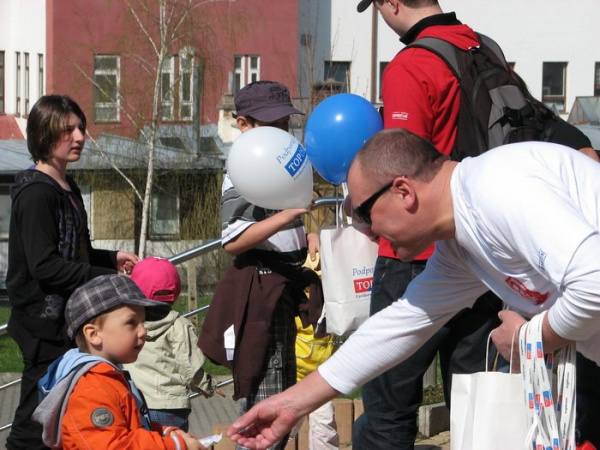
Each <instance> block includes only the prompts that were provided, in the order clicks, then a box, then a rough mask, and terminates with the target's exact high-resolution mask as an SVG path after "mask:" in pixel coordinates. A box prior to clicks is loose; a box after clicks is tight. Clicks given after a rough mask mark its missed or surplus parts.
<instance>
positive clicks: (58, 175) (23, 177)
mask: <svg viewBox="0 0 600 450" xmlns="http://www.w3.org/2000/svg"><path fill="white" fill-rule="evenodd" d="M85 130H86V119H85V115H84V114H83V111H82V110H81V108H80V107H79V106H78V105H77V103H75V102H74V101H73V100H72V99H70V98H69V97H67V96H62V95H46V96H43V97H41V98H40V99H39V100H38V101H37V102H36V103H35V105H33V108H32V109H31V112H30V113H29V118H28V119H27V147H28V149H29V153H31V157H32V159H33V162H34V163H35V164H34V165H33V166H32V167H30V168H29V169H27V170H23V171H22V172H19V173H18V174H17V176H16V178H15V184H14V185H13V186H11V191H10V193H11V199H12V208H11V217H10V229H9V249H8V273H7V276H6V287H7V291H8V296H9V299H10V304H11V307H12V309H11V316H10V319H9V322H8V333H9V335H10V336H11V337H12V338H13V339H14V340H15V342H16V343H17V344H18V345H19V348H20V350H21V353H22V355H23V362H24V369H23V378H22V382H21V397H20V400H19V406H18V407H17V411H16V413H15V418H14V420H13V424H12V429H11V432H10V435H9V436H8V438H7V441H6V448H7V449H9V450H13V449H28V450H31V449H38V448H46V447H45V446H44V444H43V443H42V427H41V425H39V424H38V423H36V422H33V421H32V420H31V414H32V413H33V411H34V409H35V407H36V406H37V402H38V394H37V382H38V380H39V379H40V378H41V377H42V376H43V375H44V373H45V372H46V369H47V367H48V366H49V365H50V363H51V362H52V361H53V360H54V359H56V358H57V357H59V356H61V355H62V354H63V353H65V352H66V351H67V350H68V349H69V348H71V347H72V346H73V345H72V342H71V341H70V340H69V339H68V337H67V335H66V333H65V331H64V324H65V321H64V317H63V312H64V307H65V303H66V301H67V299H68V298H69V296H70V295H71V293H72V292H73V291H74V290H75V288H77V287H78V286H80V285H82V284H84V283H85V282H86V281H88V280H90V279H92V278H94V277H97V276H99V275H103V274H110V273H115V272H116V271H117V270H118V271H119V272H126V273H127V272H131V269H132V268H133V265H134V264H135V263H136V262H137V261H138V257H137V256H136V255H135V254H133V253H129V252H122V251H109V250H96V249H94V248H92V245H91V242H90V235H89V230H88V226H87V215H86V212H85V209H84V205H83V199H82V197H81V193H80V191H79V188H78V187H77V184H75V181H74V180H73V179H72V178H71V177H70V176H69V175H67V173H66V172H67V165H68V164H69V163H71V162H75V161H78V160H79V158H80V157H81V152H82V151H83V147H84V143H85Z"/></svg>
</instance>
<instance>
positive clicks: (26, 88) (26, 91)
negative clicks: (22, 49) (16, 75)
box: [23, 53, 30, 115]
mask: <svg viewBox="0 0 600 450" xmlns="http://www.w3.org/2000/svg"><path fill="white" fill-rule="evenodd" d="M23 59H24V66H25V70H24V71H23V98H24V99H25V108H24V110H23V114H24V115H28V114H29V95H30V92H29V80H30V78H29V77H30V71H29V53H23Z"/></svg>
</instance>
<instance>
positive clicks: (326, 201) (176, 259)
mask: <svg viewBox="0 0 600 450" xmlns="http://www.w3.org/2000/svg"><path fill="white" fill-rule="evenodd" d="M341 201H342V199H341V198H340V197H321V198H318V199H317V200H316V201H315V203H314V207H315V208H319V207H323V206H336V205H337V204H339V203H340V202H341ZM220 248H221V239H214V240H212V241H209V242H206V243H204V244H202V245H200V246H198V247H194V248H192V249H190V250H186V251H185V252H182V253H179V254H177V255H174V256H171V257H170V258H169V261H171V262H172V263H173V264H175V265H178V264H182V263H185V262H187V261H190V260H192V259H195V258H198V257H199V256H202V255H204V254H206V253H210V252H213V251H215V250H218V249H220ZM209 306H210V305H206V306H202V307H200V308H197V309H194V310H192V311H188V312H187V313H185V314H183V315H182V316H183V317H191V316H195V315H197V314H200V313H201V312H203V311H205V310H207V309H208V308H209ZM7 326H8V324H7V323H5V324H2V325H0V337H2V335H5V334H6V333H7ZM20 383H21V378H19V379H17V380H13V381H11V382H9V383H6V384H4V385H0V391H2V390H3V389H7V388H9V387H11V386H16V385H18V384H20ZM230 383H233V378H231V379H228V380H225V381H222V382H221V383H219V384H217V385H216V387H217V388H221V387H223V386H226V385H228V384H230ZM198 395H200V394H198V393H196V392H194V393H192V394H190V395H189V397H190V398H194V397H197V396H198ZM11 426H12V423H9V424H6V425H3V426H0V431H4V430H7V429H9V428H10V427H11Z"/></svg>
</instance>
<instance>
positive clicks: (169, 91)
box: [160, 55, 175, 120]
mask: <svg viewBox="0 0 600 450" xmlns="http://www.w3.org/2000/svg"><path fill="white" fill-rule="evenodd" d="M174 87H175V57H174V56H172V55H171V56H167V57H166V58H165V60H164V61H163V66H162V71H161V74H160V91H161V95H160V98H161V107H160V117H161V119H163V120H173V89H174Z"/></svg>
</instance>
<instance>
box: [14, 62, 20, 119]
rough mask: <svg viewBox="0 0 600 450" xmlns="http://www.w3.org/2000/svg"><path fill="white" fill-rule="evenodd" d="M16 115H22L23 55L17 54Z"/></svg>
mask: <svg viewBox="0 0 600 450" xmlns="http://www.w3.org/2000/svg"><path fill="white" fill-rule="evenodd" d="M15 76H16V79H15V94H16V97H15V113H16V115H17V116H19V115H21V53H20V52H16V53H15Z"/></svg>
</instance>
